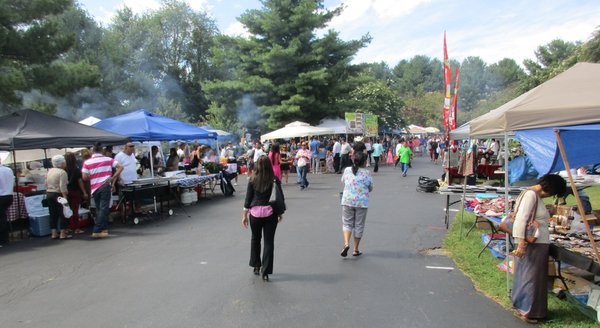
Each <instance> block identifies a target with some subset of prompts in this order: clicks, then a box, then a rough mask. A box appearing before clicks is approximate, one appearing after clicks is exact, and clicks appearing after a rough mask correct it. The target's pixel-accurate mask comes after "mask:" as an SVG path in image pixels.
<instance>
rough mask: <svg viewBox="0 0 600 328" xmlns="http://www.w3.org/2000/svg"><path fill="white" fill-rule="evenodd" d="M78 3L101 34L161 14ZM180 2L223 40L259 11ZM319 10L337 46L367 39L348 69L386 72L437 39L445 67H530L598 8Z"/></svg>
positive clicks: (515, 2) (380, 2) (582, 35)
mask: <svg viewBox="0 0 600 328" xmlns="http://www.w3.org/2000/svg"><path fill="white" fill-rule="evenodd" d="M77 1H78V2H79V3H80V5H82V7H83V8H84V9H86V10H87V11H88V13H90V14H91V15H92V16H93V17H95V18H96V20H97V21H99V22H101V23H102V24H103V25H104V26H107V25H108V24H110V21H111V17H112V16H113V15H114V14H115V12H116V11H117V10H118V9H119V8H122V7H123V6H124V5H127V6H128V7H129V8H131V9H132V10H133V11H134V12H136V13H143V12H146V11H148V10H156V9H158V8H159V7H160V0H77ZM185 1H187V2H188V3H189V5H190V6H191V7H192V8H193V9H194V10H200V11H204V12H207V13H208V14H209V15H210V16H211V17H213V18H214V19H215V22H216V23H217V26H218V27H219V30H220V31H221V32H222V33H225V34H229V35H245V30H244V28H243V26H242V25H241V24H240V23H239V22H238V21H237V18H238V17H239V16H240V15H241V14H242V13H244V12H245V11H246V10H249V9H260V8H261V7H262V4H261V3H260V1H258V0H185ZM324 4H325V6H326V7H327V8H335V7H338V6H341V5H343V6H344V7H345V9H344V10H343V12H342V14H341V15H340V16H338V17H336V18H334V19H333V20H332V21H331V22H330V25H329V27H328V28H330V29H334V30H336V31H338V32H339V33H340V37H341V38H342V39H343V40H347V41H348V40H355V39H358V38H360V37H361V36H363V35H366V34H367V33H368V34H369V35H370V36H371V37H372V38H373V39H372V41H371V43H370V44H369V45H368V46H367V47H365V48H363V49H361V50H360V51H359V52H358V53H357V54H356V56H355V58H354V61H353V62H354V63H363V62H381V61H384V62H386V63H387V64H388V65H389V66H390V67H393V66H395V65H396V64H397V63H398V62H399V61H400V60H402V59H410V58H412V57H414V56H416V55H427V56H430V57H434V58H439V59H440V60H441V59H442V54H443V35H444V31H446V34H447V43H448V53H449V57H450V59H455V60H458V61H462V60H463V59H464V58H466V57H469V56H479V57H481V58H482V59H483V60H484V61H486V62H487V63H488V64H492V63H495V62H498V61H499V60H501V59H503V58H512V59H514V60H516V61H517V63H519V64H521V63H522V62H523V60H524V59H527V58H529V59H535V54H534V51H535V50H536V49H537V47H538V46H540V45H545V44H547V43H549V42H550V41H552V40H554V39H563V40H565V41H573V42H575V41H583V42H585V41H587V40H589V38H590V37H591V36H592V33H593V32H594V31H595V30H597V29H598V28H599V27H600V5H599V3H598V0H543V1H539V0H521V1H519V0H503V1H481V0H455V1H451V0H345V1H341V0H325V2H324Z"/></svg>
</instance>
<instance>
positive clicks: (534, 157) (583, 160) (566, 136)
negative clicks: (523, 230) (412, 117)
mask: <svg viewBox="0 0 600 328" xmlns="http://www.w3.org/2000/svg"><path fill="white" fill-rule="evenodd" d="M599 89H600V64H590V63H578V64H576V65H575V66H573V67H572V68H570V69H568V70H567V71H565V72H563V73H562V74H559V75H558V76H556V77H554V78H553V79H551V80H549V81H547V82H545V83H543V84H541V85H539V86H538V87H536V88H534V89H532V90H530V91H529V92H527V93H525V94H523V95H521V96H519V97H517V98H515V99H513V100H511V101H509V102H508V103H506V104H504V105H502V106H500V107H499V108H497V109H495V110H493V111H491V112H489V113H487V114H485V115H482V116H480V117H478V118H476V119H474V120H472V121H471V122H469V123H468V124H467V125H465V126H463V127H461V128H460V130H461V131H457V132H456V133H455V134H454V136H455V137H458V138H461V137H464V136H465V130H467V129H468V130H469V132H468V135H469V137H470V138H486V137H490V136H495V137H498V136H502V139H504V140H505V142H506V141H507V139H508V138H509V137H510V135H511V134H513V135H516V138H517V139H518V140H519V141H520V142H521V143H522V145H523V148H524V150H525V153H526V154H527V155H528V157H529V158H530V159H531V161H532V162H533V164H534V165H535V167H536V169H538V173H539V175H540V176H541V175H543V174H546V173H548V172H555V171H559V170H566V172H567V173H566V174H567V178H568V184H569V186H570V188H571V189H572V192H573V194H574V196H575V199H576V202H577V209H576V210H573V209H572V208H570V207H568V208H564V209H563V210H567V209H568V210H569V213H568V214H564V213H563V214H561V213H560V209H559V213H558V214H556V208H554V214H555V215H558V217H562V216H565V215H566V216H573V215H576V217H577V216H578V217H580V218H581V225H580V226H579V228H580V229H579V230H578V232H577V233H573V234H569V235H568V236H567V237H565V236H564V235H552V236H551V241H552V244H551V249H550V255H551V256H553V257H554V258H555V259H556V260H557V261H559V262H560V261H564V262H566V263H568V264H571V265H573V266H577V267H579V268H581V269H584V270H588V271H590V268H592V269H593V268H597V267H599V263H600V256H599V254H598V251H597V248H596V243H595V240H598V239H600V233H597V232H592V230H591V229H590V224H589V223H594V222H592V221H589V220H587V219H586V214H585V213H584V211H583V209H584V206H583V205H582V202H581V199H580V197H579V195H578V189H579V190H580V189H581V188H584V187H586V186H587V185H590V184H595V183H597V182H598V181H596V180H597V179H591V178H578V179H577V178H574V177H573V174H572V173H571V170H570V169H571V167H574V168H576V167H577V166H579V165H593V164H596V163H599V162H600V155H599V154H600V152H599V150H600V146H599V145H598V140H600V139H599V137H600V134H599V133H598V124H595V123H598V122H600V116H599V115H598V113H599V112H600V93H599V92H598V90H599ZM452 135H453V134H452V133H451V136H452ZM504 156H505V158H508V147H506V145H505V147H504ZM508 173H509V172H508V170H507V169H505V187H504V191H505V197H504V198H505V202H504V204H505V206H506V207H505V211H504V213H507V212H508V208H509V197H508V192H509V190H512V188H511V187H509V185H508ZM444 190H445V191H448V189H447V188H446V189H444ZM483 194H485V193H483ZM464 195H465V193H464V189H463V197H464ZM551 213H552V212H551ZM565 213H566V212H565ZM480 214H481V213H480ZM478 218H482V219H483V220H487V221H489V222H490V224H492V225H494V226H497V224H498V223H499V218H498V217H496V216H494V215H492V216H490V215H485V214H483V215H478ZM559 222H560V223H559ZM554 223H555V224H556V226H557V227H561V229H562V228H564V227H563V224H565V225H567V224H568V221H564V222H563V221H558V222H554ZM551 225H552V224H551ZM461 227H462V226H461ZM492 231H494V229H492ZM551 231H552V230H551ZM555 231H556V232H558V231H559V229H557V230H555ZM562 231H565V229H562ZM567 231H569V230H567ZM569 232H570V231H569ZM565 238H567V239H568V240H569V241H567V242H565ZM574 239H577V240H574ZM509 244H510V243H509V240H508V238H506V243H505V247H506V249H504V251H505V254H508V252H509V249H508V245H509ZM566 245H570V246H571V247H566ZM575 245H577V246H576V247H573V246H575ZM509 271H510V270H507V278H509V276H508V272H509ZM593 272H596V270H594V271H593ZM558 275H559V276H560V270H559V271H558ZM507 290H510V279H507Z"/></svg>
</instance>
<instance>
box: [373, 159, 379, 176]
mask: <svg viewBox="0 0 600 328" xmlns="http://www.w3.org/2000/svg"><path fill="white" fill-rule="evenodd" d="M373 159H375V168H374V169H373V172H377V171H379V156H373Z"/></svg>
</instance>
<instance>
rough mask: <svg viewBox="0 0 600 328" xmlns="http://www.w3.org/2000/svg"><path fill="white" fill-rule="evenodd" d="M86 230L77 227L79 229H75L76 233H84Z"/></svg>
mask: <svg viewBox="0 0 600 328" xmlns="http://www.w3.org/2000/svg"><path fill="white" fill-rule="evenodd" d="M84 232H85V231H83V230H81V229H77V230H75V231H74V233H75V234H76V235H79V234H82V233H84Z"/></svg>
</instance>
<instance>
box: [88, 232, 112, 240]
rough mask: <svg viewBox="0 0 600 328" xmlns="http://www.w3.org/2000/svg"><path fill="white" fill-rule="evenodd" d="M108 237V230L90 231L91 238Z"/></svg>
mask: <svg viewBox="0 0 600 328" xmlns="http://www.w3.org/2000/svg"><path fill="white" fill-rule="evenodd" d="M106 237H108V232H104V231H103V232H94V233H92V238H94V239H99V238H106Z"/></svg>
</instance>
